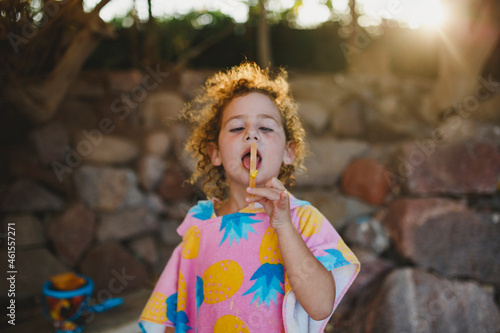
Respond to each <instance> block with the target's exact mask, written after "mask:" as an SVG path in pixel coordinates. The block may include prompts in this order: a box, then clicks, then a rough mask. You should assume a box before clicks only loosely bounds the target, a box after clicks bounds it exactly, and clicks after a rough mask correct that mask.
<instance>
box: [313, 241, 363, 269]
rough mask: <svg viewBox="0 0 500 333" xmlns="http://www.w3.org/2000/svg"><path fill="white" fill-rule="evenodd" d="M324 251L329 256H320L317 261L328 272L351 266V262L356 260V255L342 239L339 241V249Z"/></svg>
mask: <svg viewBox="0 0 500 333" xmlns="http://www.w3.org/2000/svg"><path fill="white" fill-rule="evenodd" d="M324 251H325V252H326V253H327V255H324V256H319V257H317V259H318V260H319V261H320V262H321V263H322V264H323V266H325V267H326V269H328V270H331V269H334V268H337V267H341V266H344V265H347V264H349V260H351V261H353V260H356V257H354V254H353V253H352V252H351V251H350V250H349V248H348V247H347V245H345V243H344V241H343V240H342V239H339V241H338V242H337V249H325V250H324ZM356 261H357V260H356Z"/></svg>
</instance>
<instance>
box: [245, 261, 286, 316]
mask: <svg viewBox="0 0 500 333" xmlns="http://www.w3.org/2000/svg"><path fill="white" fill-rule="evenodd" d="M250 280H251V281H253V280H255V283H254V285H253V286H252V287H251V288H250V289H248V290H247V291H246V292H245V293H244V294H243V295H247V294H251V293H255V294H254V295H253V298H252V300H251V301H250V304H252V303H253V302H254V301H256V300H257V298H258V299H259V300H258V303H257V304H258V305H259V306H260V304H261V303H262V302H264V303H266V306H267V307H269V303H270V302H271V301H274V303H276V304H278V302H277V299H276V296H277V295H278V293H280V294H281V295H284V294H285V292H284V291H283V288H282V287H281V285H282V284H283V283H284V272H283V265H282V264H269V263H264V264H262V266H260V267H259V268H258V269H257V270H256V271H255V273H254V274H253V275H252V277H251V278H250Z"/></svg>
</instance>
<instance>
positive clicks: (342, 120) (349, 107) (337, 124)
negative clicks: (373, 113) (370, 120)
mask: <svg viewBox="0 0 500 333" xmlns="http://www.w3.org/2000/svg"><path fill="white" fill-rule="evenodd" d="M365 108H367V106H366V105H365V104H364V103H363V102H362V101H359V100H355V99H354V100H353V99H349V101H348V102H347V103H346V104H344V105H342V107H340V108H339V109H338V110H336V111H335V114H334V116H333V117H332V121H331V128H332V129H333V132H334V133H335V135H337V136H340V137H351V138H356V137H361V136H362V134H363V133H364V132H365V120H364V112H365V111H364V109H365ZM368 112H370V110H368Z"/></svg>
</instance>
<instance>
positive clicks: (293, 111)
mask: <svg viewBox="0 0 500 333" xmlns="http://www.w3.org/2000/svg"><path fill="white" fill-rule="evenodd" d="M287 78H288V74H287V72H286V71H285V70H284V69H282V68H279V69H276V70H275V71H274V72H271V71H270V70H269V69H261V68H260V67H259V66H258V65H257V64H255V63H251V62H244V63H242V64H240V65H239V66H236V67H233V68H231V69H230V70H228V71H227V72H219V73H217V74H214V75H213V76H212V77H210V78H209V79H208V80H207V81H206V83H205V85H204V86H203V87H202V90H201V93H200V94H199V95H198V97H197V98H195V99H194V100H193V101H192V102H191V103H190V104H188V105H187V107H186V108H185V109H184V111H183V115H184V116H185V117H186V118H187V119H188V120H189V121H190V122H192V123H194V124H195V128H194V130H193V133H192V135H191V138H190V139H189V141H188V143H187V144H186V150H187V151H188V152H189V153H190V154H191V155H192V156H193V157H194V158H195V159H196V160H197V161H198V165H197V167H196V169H195V171H194V172H193V174H192V175H191V178H190V179H189V182H190V183H192V184H193V183H195V182H196V181H197V180H198V179H200V178H202V179H203V190H204V192H205V194H206V195H207V197H208V198H217V199H219V200H223V199H225V198H226V197H227V195H228V186H227V183H226V176H225V172H224V168H223V166H222V165H221V166H215V165H213V164H212V162H211V159H210V155H209V153H208V147H209V144H210V143H215V144H216V145H218V139H219V132H220V130H221V121H222V113H223V111H224V109H225V107H226V106H227V105H228V104H229V102H231V100H233V99H234V98H235V97H239V96H243V95H246V94H248V93H250V92H259V93H262V94H265V95H267V96H269V97H270V99H271V100H273V101H274V103H275V105H276V106H277V108H278V110H279V112H280V114H281V118H282V121H283V128H284V130H285V136H286V141H292V142H294V143H295V147H294V152H295V161H294V162H293V164H291V165H285V164H284V163H282V165H281V169H280V172H279V175H278V179H279V180H280V181H281V182H283V183H284V184H290V185H293V183H294V181H295V171H303V170H305V167H304V165H303V161H304V158H305V156H306V152H307V151H308V147H307V143H306V140H305V130H304V128H303V126H302V123H301V121H300V119H299V116H298V112H297V109H298V107H297V104H296V103H295V102H294V100H293V98H292V97H291V94H290V88H289V84H288V82H287Z"/></svg>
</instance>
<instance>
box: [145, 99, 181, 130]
mask: <svg viewBox="0 0 500 333" xmlns="http://www.w3.org/2000/svg"><path fill="white" fill-rule="evenodd" d="M183 108H184V100H183V99H182V97H181V96H179V95H178V94H176V93H174V92H170V91H169V92H158V93H154V94H150V95H149V96H148V98H147V100H146V101H145V103H144V106H143V108H142V122H143V124H144V126H145V128H155V127H165V126H167V125H169V124H170V123H171V122H172V121H176V120H178V118H179V116H180V112H181V110H182V109H183Z"/></svg>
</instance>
